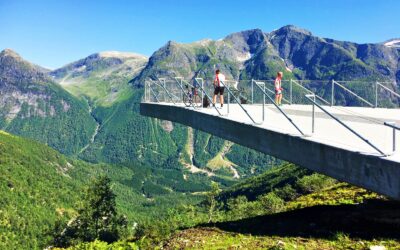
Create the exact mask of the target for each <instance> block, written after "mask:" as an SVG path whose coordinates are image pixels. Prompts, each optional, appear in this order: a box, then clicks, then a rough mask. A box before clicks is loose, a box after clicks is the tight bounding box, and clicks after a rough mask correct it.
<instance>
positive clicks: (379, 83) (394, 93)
mask: <svg viewBox="0 0 400 250" xmlns="http://www.w3.org/2000/svg"><path fill="white" fill-rule="evenodd" d="M376 84H378V85H379V86H381V87H382V88H384V89H385V90H387V91H389V92H390V93H392V94H393V95H395V96H397V97H399V98H400V94H397V93H396V92H394V91H393V90H391V89H389V88H388V87H386V86H385V85H383V84H381V82H376Z"/></svg>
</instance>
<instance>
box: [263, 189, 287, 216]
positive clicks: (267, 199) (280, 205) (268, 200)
mask: <svg viewBox="0 0 400 250" xmlns="http://www.w3.org/2000/svg"><path fill="white" fill-rule="evenodd" d="M258 200H259V201H260V203H261V205H262V207H263V208H264V209H265V210H266V211H267V212H269V213H277V212H281V211H282V210H283V209H284V206H285V202H284V201H283V200H282V199H281V198H280V197H279V196H277V195H276V194H275V193H274V192H270V193H268V194H266V195H262V196H261V197H260V198H258Z"/></svg>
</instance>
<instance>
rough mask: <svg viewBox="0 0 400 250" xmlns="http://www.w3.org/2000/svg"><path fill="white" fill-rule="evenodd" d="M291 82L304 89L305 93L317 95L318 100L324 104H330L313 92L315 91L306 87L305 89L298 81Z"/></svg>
mask: <svg viewBox="0 0 400 250" xmlns="http://www.w3.org/2000/svg"><path fill="white" fill-rule="evenodd" d="M291 80H292V82H294V83H295V84H296V85H297V86H299V87H301V88H303V89H304V90H305V91H307V92H308V93H310V94H313V95H315V97H316V98H318V99H319V100H321V101H322V102H324V103H326V104H328V105H329V102H328V101H327V100H325V99H324V98H322V97H321V96H319V95H317V94H315V92H313V91H311V90H309V89H307V88H306V87H304V86H303V85H301V84H300V83H298V82H297V80H294V79H291Z"/></svg>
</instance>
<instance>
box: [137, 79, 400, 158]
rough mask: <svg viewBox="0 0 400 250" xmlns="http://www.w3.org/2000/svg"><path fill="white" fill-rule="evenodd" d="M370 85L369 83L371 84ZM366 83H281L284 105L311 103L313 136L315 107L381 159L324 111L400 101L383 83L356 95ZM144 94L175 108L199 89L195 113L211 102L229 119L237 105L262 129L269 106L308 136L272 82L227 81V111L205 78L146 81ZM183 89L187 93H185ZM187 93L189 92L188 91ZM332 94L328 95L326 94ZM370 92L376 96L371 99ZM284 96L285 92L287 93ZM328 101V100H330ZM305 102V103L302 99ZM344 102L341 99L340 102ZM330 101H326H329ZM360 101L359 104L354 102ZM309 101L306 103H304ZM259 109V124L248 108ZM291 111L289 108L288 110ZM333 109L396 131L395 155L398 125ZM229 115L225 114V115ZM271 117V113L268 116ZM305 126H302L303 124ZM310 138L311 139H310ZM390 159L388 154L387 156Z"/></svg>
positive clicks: (151, 99)
mask: <svg viewBox="0 0 400 250" xmlns="http://www.w3.org/2000/svg"><path fill="white" fill-rule="evenodd" d="M370 83H371V82H369V84H370ZM362 84H364V82H360V83H357V82H355V81H348V82H344V81H340V82H337V81H335V80H331V81H308V80H286V81H282V85H283V88H284V91H285V90H286V91H287V92H286V96H289V99H283V101H284V102H285V103H287V104H289V105H291V104H302V105H304V104H307V103H308V104H309V103H310V102H311V104H312V105H311V106H312V112H311V115H310V116H311V119H312V123H311V136H312V135H314V133H315V120H316V118H315V113H316V111H315V106H317V108H319V109H320V110H322V112H323V113H325V114H326V115H327V116H328V117H330V118H331V119H333V120H335V121H336V122H337V123H339V124H340V125H341V126H342V127H344V128H345V129H347V130H348V131H350V132H351V133H353V134H354V135H356V136H357V137H358V138H360V139H361V140H363V141H364V142H365V143H367V144H368V145H369V146H370V147H372V148H373V149H374V150H376V151H377V152H379V153H380V154H381V155H385V154H384V153H383V150H381V149H380V148H378V147H377V146H376V145H375V144H373V143H371V142H370V141H369V140H367V139H366V138H365V137H363V136H361V135H360V134H359V133H358V132H356V131H355V130H354V129H352V128H351V127H349V126H348V125H346V124H345V123H344V122H343V121H341V120H340V119H339V118H338V117H337V116H335V115H333V114H332V113H331V112H332V111H328V110H327V108H324V107H325V106H324V105H326V106H333V105H335V104H336V102H337V101H338V103H346V102H348V101H349V100H346V99H345V100H344V101H343V97H347V98H353V99H351V100H352V101H351V100H350V102H352V103H353V104H359V105H364V106H365V105H367V106H368V107H378V105H379V104H380V103H379V102H378V100H379V97H380V95H379V93H380V94H381V96H383V95H382V93H383V92H388V93H389V94H390V95H392V97H391V98H392V99H391V100H395V99H393V98H399V100H400V94H398V93H396V92H395V91H394V90H391V89H390V88H388V87H387V86H385V85H383V84H387V83H381V82H374V83H373V84H375V89H373V88H368V89H367V90H366V91H368V92H362V93H364V95H366V94H365V93H367V94H368V95H366V96H361V95H360V94H358V93H356V91H355V90H354V89H357V87H360V86H361V85H362ZM144 86H145V90H144V95H143V98H144V101H145V102H152V101H154V102H170V103H173V104H174V105H181V103H183V99H184V97H185V96H186V99H189V96H188V92H187V91H188V88H189V89H191V88H193V89H194V88H196V89H197V90H198V95H199V96H201V105H193V103H191V105H187V106H189V108H193V109H201V108H205V107H204V103H205V102H206V101H208V103H210V104H211V107H212V108H213V110H215V112H216V114H217V115H219V116H229V115H230V112H231V109H232V107H231V104H233V103H236V104H237V106H238V107H239V108H240V109H241V110H242V111H243V112H244V113H245V115H246V116H247V117H248V118H249V119H250V121H251V123H252V124H254V125H261V124H264V122H266V121H270V120H268V119H267V118H268V117H266V107H267V105H268V107H269V109H271V107H272V108H275V109H277V110H278V113H280V114H281V115H282V117H284V119H285V120H287V121H288V122H290V124H291V125H292V126H293V127H294V128H295V129H296V131H298V132H299V134H300V135H301V136H305V133H304V132H303V131H304V128H302V127H301V126H298V124H296V123H295V122H294V121H293V120H292V119H291V118H290V116H289V115H288V110H286V111H285V109H282V108H281V107H280V106H278V105H276V103H275V100H274V95H275V91H273V89H271V88H273V86H274V81H272V80H254V79H252V80H241V81H225V89H226V92H227V95H225V102H226V107H227V109H219V108H217V107H216V105H212V103H213V98H212V96H213V90H214V88H213V83H212V82H211V81H205V80H204V79H203V78H200V77H197V78H194V79H191V80H185V79H184V78H182V77H175V78H173V80H172V81H171V80H170V79H167V78H160V79H157V80H151V79H148V80H146V81H145V84H144ZM184 86H185V87H186V89H184ZM320 86H322V87H321V89H323V91H321V90H320V89H318V88H317V87H320ZM185 90H186V91H185ZM326 90H329V91H326ZM371 91H372V93H373V95H371ZM284 93H285V92H284ZM335 94H336V95H337V96H336V98H339V99H338V100H336V98H335ZM327 97H329V98H327ZM302 98H303V99H305V100H303V99H302ZM340 98H341V99H340ZM373 98H374V99H375V100H374V101H372V102H375V104H373V103H372V102H371V101H370V100H371V99H373ZM329 99H330V101H327V100H329ZM355 100H357V101H355ZM305 101H306V102H305ZM249 104H250V105H259V107H260V106H261V118H262V120H261V121H259V120H258V119H259V118H257V117H259V116H255V113H254V112H256V113H258V112H259V111H257V109H252V110H250V111H252V113H250V112H249V110H248V108H249V107H248V106H246V105H249ZM287 107H289V106H287ZM332 108H333V109H336V110H338V111H340V112H346V113H348V114H349V115H351V116H353V117H357V118H360V119H365V120H367V118H368V119H369V120H368V122H369V123H374V124H376V125H385V126H389V127H391V128H393V152H395V150H396V145H395V144H396V134H395V133H396V130H399V129H400V128H399V127H397V126H396V125H395V123H391V122H385V123H383V121H382V120H379V119H375V120H374V121H372V120H371V119H372V117H363V114H361V113H357V112H358V111H357V110H346V108H345V107H337V106H334V107H332ZM224 111H225V112H227V113H224V114H223V112H224ZM267 114H268V113H267ZM300 125H302V124H300ZM307 136H309V135H307ZM386 155H387V154H386Z"/></svg>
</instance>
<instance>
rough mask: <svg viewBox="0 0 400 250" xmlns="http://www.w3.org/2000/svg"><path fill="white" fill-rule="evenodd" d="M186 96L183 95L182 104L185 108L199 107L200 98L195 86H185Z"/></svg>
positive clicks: (200, 104) (200, 103)
mask: <svg viewBox="0 0 400 250" xmlns="http://www.w3.org/2000/svg"><path fill="white" fill-rule="evenodd" d="M185 88H186V94H184V95H183V103H184V104H185V105H186V106H187V107H190V106H195V107H201V106H202V102H201V97H200V96H199V92H198V88H197V87H196V86H190V88H189V84H186V85H185Z"/></svg>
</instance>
